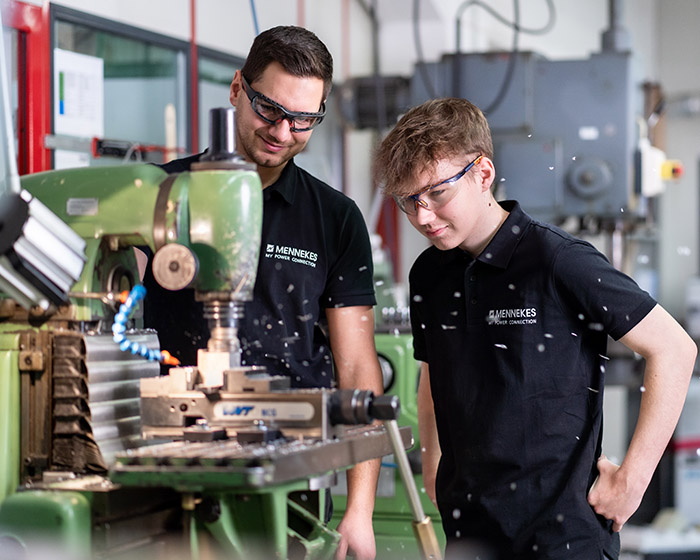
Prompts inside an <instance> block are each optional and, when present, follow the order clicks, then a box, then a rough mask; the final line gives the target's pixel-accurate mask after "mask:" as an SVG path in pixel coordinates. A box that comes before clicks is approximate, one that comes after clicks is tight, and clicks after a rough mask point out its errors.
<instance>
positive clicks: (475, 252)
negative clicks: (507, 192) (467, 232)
mask: <svg viewBox="0 0 700 560" xmlns="http://www.w3.org/2000/svg"><path fill="white" fill-rule="evenodd" d="M491 204H492V205H493V206H492V207H491V208H492V210H491V211H490V212H489V213H488V214H487V215H486V216H485V220H484V229H483V230H482V232H483V237H482V238H481V241H480V242H479V243H477V244H475V245H474V246H473V247H462V248H463V249H465V250H466V251H467V252H468V253H470V254H471V255H472V256H473V257H474V258H476V257H478V256H479V255H480V254H481V253H482V252H483V250H484V249H486V247H487V246H488V244H489V243H491V240H492V239H493V238H494V237H495V235H496V233H498V230H499V229H501V226H502V225H503V222H505V221H506V219H507V218H508V215H509V212H507V211H506V210H504V208H503V207H502V206H501V205H500V204H498V202H496V201H495V200H493V201H492V203H491Z"/></svg>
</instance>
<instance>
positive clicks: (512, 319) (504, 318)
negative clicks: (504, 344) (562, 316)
mask: <svg viewBox="0 0 700 560" xmlns="http://www.w3.org/2000/svg"><path fill="white" fill-rule="evenodd" d="M486 322H487V323H488V324H489V325H536V324H537V309H536V308H534V307H521V308H514V309H490V310H489V313H488V315H487V316H486Z"/></svg>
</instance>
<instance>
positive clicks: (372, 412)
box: [329, 389, 399, 425]
mask: <svg viewBox="0 0 700 560" xmlns="http://www.w3.org/2000/svg"><path fill="white" fill-rule="evenodd" d="M329 407H330V411H329V412H330V414H329V415H330V420H331V424H334V425H335V424H350V425H353V424H371V423H372V422H373V421H374V420H395V419H396V418H398V416H399V398H398V397H396V396H391V395H381V396H379V397H375V396H374V393H373V392H372V391H361V390H359V389H340V390H338V391H335V392H333V394H332V395H331V398H330V404H329Z"/></svg>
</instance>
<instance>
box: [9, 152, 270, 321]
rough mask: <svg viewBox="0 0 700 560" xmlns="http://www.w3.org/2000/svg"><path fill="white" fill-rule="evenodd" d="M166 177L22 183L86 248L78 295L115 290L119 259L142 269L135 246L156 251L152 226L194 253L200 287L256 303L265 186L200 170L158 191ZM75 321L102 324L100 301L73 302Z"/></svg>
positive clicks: (101, 172) (52, 178)
mask: <svg viewBox="0 0 700 560" xmlns="http://www.w3.org/2000/svg"><path fill="white" fill-rule="evenodd" d="M167 177H168V175H167V174H166V173H165V172H164V171H163V170H162V169H160V168H159V167H157V166H155V165H150V164H137V165H123V166H106V167H86V168H79V169H67V170H59V171H48V172H45V173H36V174H33V175H25V176H24V177H22V179H21V181H22V188H24V189H26V190H27V191H28V192H30V193H31V194H32V195H34V196H36V197H37V198H38V199H39V200H41V202H43V203H44V204H45V205H46V206H47V207H48V208H49V209H51V210H52V211H53V212H54V213H55V214H56V215H57V216H58V217H59V218H61V219H62V220H63V221H64V222H66V223H67V224H68V225H69V226H70V227H71V228H72V229H73V230H74V231H75V232H76V233H77V234H78V235H80V236H81V237H82V238H83V239H84V240H85V241H86V243H87V246H86V249H85V252H86V256H87V262H86V265H85V267H84V269H83V274H82V276H81V278H80V280H79V281H78V282H77V283H76V284H75V286H74V287H73V291H74V292H100V291H109V290H111V289H112V288H113V286H107V285H106V283H107V280H108V276H109V273H110V271H112V270H114V267H115V263H114V262H112V261H114V260H115V259H121V260H122V261H125V262H123V263H122V262H119V263H117V264H118V265H120V266H121V269H123V270H131V271H134V270H136V263H135V260H134V257H133V252H132V251H131V249H130V248H131V247H133V246H148V247H150V248H151V249H152V250H155V249H156V243H157V239H158V238H157V236H156V232H155V229H154V224H155V223H156V222H159V223H160V224H161V225H162V229H161V231H162V232H163V233H162V240H164V241H165V242H166V243H180V244H182V245H185V246H186V247H188V248H190V249H191V250H192V251H193V253H194V254H195V255H196V256H197V258H198V260H199V263H200V267H199V270H200V274H199V275H198V277H197V279H196V280H195V283H194V287H195V288H196V289H197V290H201V291H205V292H222V293H224V292H225V293H229V292H233V293H234V294H235V295H234V297H233V298H232V299H236V300H245V299H250V298H251V297H252V290H253V285H254V282H255V273H256V271H257V262H258V254H259V250H260V238H261V231H262V188H261V184H260V178H259V176H258V175H257V173H256V172H254V171H250V170H243V169H239V170H201V171H193V172H187V173H180V174H178V175H177V176H176V177H175V178H174V180H173V182H172V184H171V185H170V186H169V190H168V191H167V193H168V196H167V197H165V196H164V195H161V196H162V198H161V200H160V204H159V199H158V196H159V193H160V191H161V188H162V186H163V185H167V184H168V183H164V181H165V180H166V178H167ZM73 303H74V304H75V309H74V317H73V318H74V319H76V320H80V321H87V320H94V319H99V318H102V316H103V315H104V314H105V313H104V310H103V308H102V307H101V304H100V302H99V301H90V300H83V299H80V298H74V300H73Z"/></svg>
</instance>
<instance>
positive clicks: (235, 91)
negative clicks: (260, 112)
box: [228, 70, 243, 107]
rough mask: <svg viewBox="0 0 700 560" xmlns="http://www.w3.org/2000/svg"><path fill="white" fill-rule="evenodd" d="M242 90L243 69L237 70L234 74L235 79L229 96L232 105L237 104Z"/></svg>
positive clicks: (232, 81)
mask: <svg viewBox="0 0 700 560" xmlns="http://www.w3.org/2000/svg"><path fill="white" fill-rule="evenodd" d="M242 91H243V83H242V82H241V71H240V70H236V73H235V74H234V75H233V80H231V87H230V91H229V96H228V99H229V101H230V102H231V105H233V106H234V107H235V106H236V102H237V101H238V96H239V95H240V94H241V92H242Z"/></svg>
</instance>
